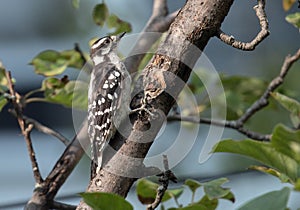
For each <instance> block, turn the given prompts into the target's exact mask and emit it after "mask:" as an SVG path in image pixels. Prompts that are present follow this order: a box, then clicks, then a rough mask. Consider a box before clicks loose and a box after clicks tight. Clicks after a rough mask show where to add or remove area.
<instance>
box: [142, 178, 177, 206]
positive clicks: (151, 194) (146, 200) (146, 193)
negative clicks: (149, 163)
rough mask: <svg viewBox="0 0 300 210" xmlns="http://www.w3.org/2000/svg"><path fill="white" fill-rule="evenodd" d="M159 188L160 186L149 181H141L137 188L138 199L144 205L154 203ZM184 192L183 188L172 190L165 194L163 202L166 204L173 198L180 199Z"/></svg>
mask: <svg viewBox="0 0 300 210" xmlns="http://www.w3.org/2000/svg"><path fill="white" fill-rule="evenodd" d="M158 187H159V185H158V184H156V183H154V182H152V181H149V180H147V179H140V180H139V181H138V182H137V186H136V193H137V196H138V199H139V200H140V202H141V203H142V204H150V203H153V201H154V200H155V197H156V192H157V188H158ZM182 192H183V189H182V188H178V189H170V190H167V191H166V192H165V195H164V196H163V199H162V202H165V201H167V200H169V199H171V198H172V197H176V198H177V197H179V196H180V195H181V194H182Z"/></svg>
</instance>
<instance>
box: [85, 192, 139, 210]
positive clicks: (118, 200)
mask: <svg viewBox="0 0 300 210" xmlns="http://www.w3.org/2000/svg"><path fill="white" fill-rule="evenodd" d="M80 196H81V197H82V198H83V200H84V202H85V203H86V204H88V205H89V206H90V207H92V208H93V209H94V210H133V207H132V205H131V204H130V203H129V202H128V201H126V200H125V199H124V198H123V197H121V196H119V195H116V194H111V193H104V192H92V193H80Z"/></svg>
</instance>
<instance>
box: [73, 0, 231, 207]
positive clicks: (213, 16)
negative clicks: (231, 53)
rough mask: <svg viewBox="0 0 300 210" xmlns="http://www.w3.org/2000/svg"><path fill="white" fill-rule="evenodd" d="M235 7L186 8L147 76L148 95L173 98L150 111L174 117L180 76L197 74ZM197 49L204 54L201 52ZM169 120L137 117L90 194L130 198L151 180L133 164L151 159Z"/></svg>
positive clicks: (224, 0)
mask: <svg viewBox="0 0 300 210" xmlns="http://www.w3.org/2000/svg"><path fill="white" fill-rule="evenodd" d="M232 3H233V0H188V1H187V2H186V4H185V6H184V7H183V8H182V10H181V11H180V12H179V14H178V16H177V17H176V18H175V20H174V22H173V23H172V24H171V26H170V29H169V31H168V35H167V37H166V39H165V40H164V41H163V42H162V43H161V45H160V47H159V49H158V51H157V54H156V55H155V56H154V57H153V59H152V60H151V61H150V63H149V64H148V65H147V66H146V68H145V69H144V71H143V75H144V77H146V80H144V89H148V90H151V88H152V89H154V88H155V87H156V88H157V87H158V88H159V89H163V90H165V91H166V92H168V91H171V92H172V95H173V97H171V96H170V95H169V94H166V93H165V92H163V93H161V94H158V95H153V97H152V98H151V101H150V104H149V106H150V107H152V108H154V109H155V110H161V111H162V113H163V114H164V115H165V116H166V115H167V114H168V112H169V110H170V109H171V107H172V106H173V104H174V102H175V99H176V97H177V96H178V94H179V93H180V91H181V89H182V88H183V87H182V86H179V85H178V83H176V78H175V77H174V75H177V76H178V77H180V78H181V79H182V80H183V81H184V82H186V81H187V80H188V78H189V75H190V73H191V68H192V67H193V65H194V64H195V62H196V61H197V59H198V58H199V56H200V55H201V51H202V50H203V49H204V48H205V46H206V45H207V43H208V41H209V39H210V38H211V37H213V36H215V35H216V33H217V31H218V30H219V28H220V27H221V23H222V22H223V20H224V18H225V16H226V15H227V14H228V12H229V9H230V7H231V5H232ZM194 46H197V47H198V49H200V50H197V49H195V47H194ZM150 78H151V79H150ZM147 79H149V80H148V81H147ZM145 81H146V82H145ZM154 86H155V87H154ZM134 100H138V99H134ZM163 120H164V118H163V117H159V118H156V119H155V120H154V121H150V122H149V121H148V120H147V119H145V118H143V117H136V118H135V119H134V120H133V126H132V127H131V130H130V131H129V135H128V136H127V137H126V138H124V137H122V136H121V135H116V136H115V137H114V139H113V140H112V141H113V143H114V146H115V149H117V150H118V152H117V154H115V155H114V156H113V157H111V159H110V160H109V161H108V163H107V164H106V165H105V167H104V168H103V169H102V170H101V171H100V173H98V174H97V175H96V177H95V178H94V179H93V180H92V181H91V183H90V185H89V187H88V189H87V191H102V192H111V193H116V194H119V195H121V196H123V197H126V195H127V193H128V191H129V189H130V187H131V186H132V184H133V183H134V181H135V180H136V178H137V177H141V176H143V175H148V174H151V172H152V170H151V169H149V170H150V171H149V170H148V169H147V168H145V167H143V164H142V161H140V162H138V161H132V160H133V159H132V158H133V157H135V158H141V159H142V158H144V157H145V156H146V155H147V152H148V150H149V149H150V147H151V145H152V142H153V140H154V138H155V136H156V135H157V133H158V131H159V129H160V128H161V125H162V123H163ZM150 127H151V132H141V131H147V130H149V128H150ZM112 172H114V173H112ZM118 174H129V175H135V176H131V177H130V176H124V175H118ZM86 208H88V207H87V206H86V205H85V204H84V203H83V202H81V203H80V205H79V206H78V209H86Z"/></svg>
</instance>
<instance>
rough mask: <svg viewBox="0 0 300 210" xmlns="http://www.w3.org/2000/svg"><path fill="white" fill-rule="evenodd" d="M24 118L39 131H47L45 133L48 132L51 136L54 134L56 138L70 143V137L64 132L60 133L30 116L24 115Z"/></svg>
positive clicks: (64, 142) (65, 143) (66, 143)
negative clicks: (65, 135) (63, 133)
mask: <svg viewBox="0 0 300 210" xmlns="http://www.w3.org/2000/svg"><path fill="white" fill-rule="evenodd" d="M23 118H24V120H25V121H26V123H30V124H32V125H33V126H34V127H35V128H36V129H37V130H38V131H40V132H42V133H45V134H48V135H50V136H54V137H55V138H57V139H58V140H60V141H61V142H62V143H63V144H64V145H66V146H67V145H68V144H69V143H70V141H69V139H67V138H66V137H64V136H63V135H62V134H60V133H59V132H57V131H55V130H53V129H51V128H49V127H47V126H45V125H43V124H41V123H40V122H38V121H36V120H34V119H32V118H29V117H26V116H23Z"/></svg>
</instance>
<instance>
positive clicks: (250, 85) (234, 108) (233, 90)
mask: <svg viewBox="0 0 300 210" xmlns="http://www.w3.org/2000/svg"><path fill="white" fill-rule="evenodd" d="M221 81H222V85H223V87H224V90H225V96H226V103H227V119H229V120H231V119H236V118H237V117H240V116H241V115H242V114H243V113H244V112H245V111H246V109H247V108H248V107H249V106H250V105H251V104H252V103H253V102H254V101H255V100H257V99H258V98H259V97H260V96H261V95H262V94H263V92H264V91H265V88H266V87H267V83H266V82H265V81H262V80H260V79H257V78H251V77H242V76H222V77H221Z"/></svg>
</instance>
